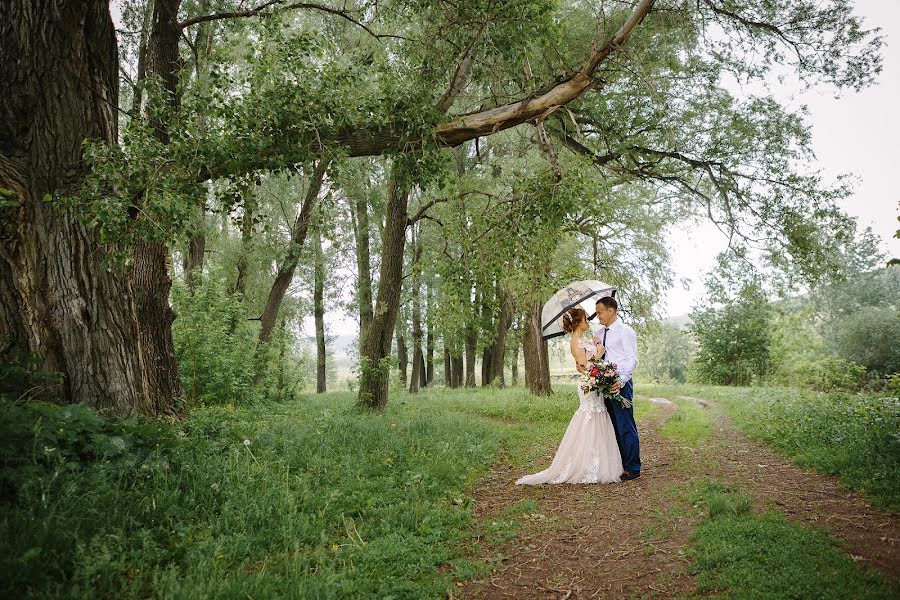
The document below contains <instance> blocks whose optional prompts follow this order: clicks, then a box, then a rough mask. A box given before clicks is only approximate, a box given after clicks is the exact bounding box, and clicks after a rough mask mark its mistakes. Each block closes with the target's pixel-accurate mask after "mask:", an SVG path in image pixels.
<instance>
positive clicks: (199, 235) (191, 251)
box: [184, 212, 206, 293]
mask: <svg viewBox="0 0 900 600" xmlns="http://www.w3.org/2000/svg"><path fill="white" fill-rule="evenodd" d="M203 221H204V215H203V213H202V212H201V214H200V218H199V219H198V222H197V223H196V224H195V226H196V227H198V228H199V230H198V231H197V232H195V233H194V234H193V235H192V236H191V239H190V242H188V251H187V254H186V255H185V261H184V282H185V284H187V287H188V289H189V290H190V291H191V293H193V292H194V287H195V285H196V281H197V280H198V279H199V275H200V273H202V271H203V257H204V254H205V253H206V232H205V231H204V230H203V228H204V227H205V224H204V223H203Z"/></svg>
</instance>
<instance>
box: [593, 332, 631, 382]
mask: <svg viewBox="0 0 900 600" xmlns="http://www.w3.org/2000/svg"><path fill="white" fill-rule="evenodd" d="M604 329H605V327H603V326H602V325H601V326H600V328H599V329H597V330H596V331H594V337H595V338H596V339H597V340H599V341H600V342H602V341H603V330H604ZM604 359H605V360H608V361H609V362H612V363H616V366H617V367H618V371H619V379H620V380H621V381H622V385H625V384H626V383H628V380H630V379H631V374H632V373H634V369H635V368H636V367H637V360H638V355H637V334H636V333H635V332H634V329H632V328H631V327H629V326H628V325H626V324H625V323H623V322H622V319H620V318H619V317H616V320H615V321H613V322H612V324H611V325H610V326H609V332H608V333H607V334H606V356H605V357H604Z"/></svg>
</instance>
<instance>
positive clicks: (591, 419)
mask: <svg viewBox="0 0 900 600" xmlns="http://www.w3.org/2000/svg"><path fill="white" fill-rule="evenodd" d="M578 345H579V346H580V347H582V348H584V349H585V351H586V352H587V358H588V359H590V358H591V357H593V356H594V355H595V354H596V353H597V347H596V346H595V345H594V344H592V343H590V342H587V341H584V340H582V341H579V342H578ZM578 399H579V400H580V406H579V407H578V410H576V411H575V414H574V415H572V420H571V421H569V427H568V428H567V429H566V433H565V435H563V439H562V442H560V444H559V449H558V450H557V451H556V456H554V457H553V462H552V463H551V464H550V467H549V468H547V469H545V470H543V471H541V472H540V473H535V474H534V475H526V476H525V477H522V478H521V479H519V480H518V481H516V485H538V484H541V483H614V482H616V481H619V476H620V475H621V474H622V457H621V456H620V455H619V447H618V445H616V432H615V431H614V430H613V425H612V421H610V419H609V413H608V412H607V411H606V406H605V405H604V404H603V399H602V398H600V397H599V396H598V395H597V392H590V393H587V394H585V393H584V392H583V391H582V390H581V386H578Z"/></svg>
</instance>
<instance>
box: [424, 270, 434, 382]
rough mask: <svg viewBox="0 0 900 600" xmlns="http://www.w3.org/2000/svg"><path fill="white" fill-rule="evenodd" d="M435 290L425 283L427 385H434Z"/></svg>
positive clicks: (429, 283) (429, 281)
mask: <svg viewBox="0 0 900 600" xmlns="http://www.w3.org/2000/svg"><path fill="white" fill-rule="evenodd" d="M433 311H434V288H433V287H432V285H431V280H426V281H425V385H426V386H432V385H434V314H433Z"/></svg>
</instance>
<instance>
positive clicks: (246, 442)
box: [244, 440, 250, 448]
mask: <svg viewBox="0 0 900 600" xmlns="http://www.w3.org/2000/svg"><path fill="white" fill-rule="evenodd" d="M244 445H245V446H247V447H248V448H249V447H250V440H244Z"/></svg>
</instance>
